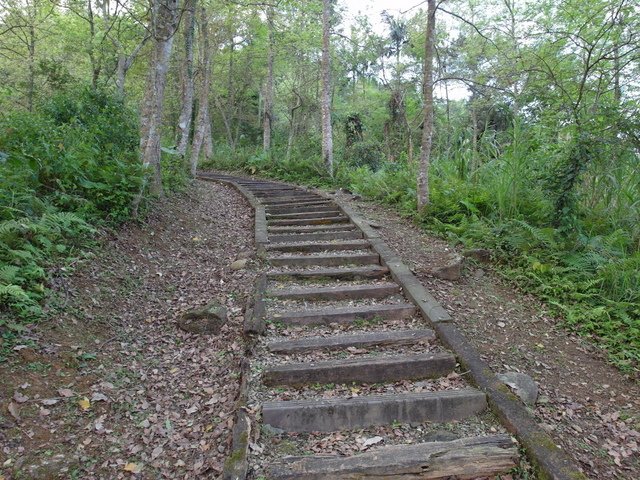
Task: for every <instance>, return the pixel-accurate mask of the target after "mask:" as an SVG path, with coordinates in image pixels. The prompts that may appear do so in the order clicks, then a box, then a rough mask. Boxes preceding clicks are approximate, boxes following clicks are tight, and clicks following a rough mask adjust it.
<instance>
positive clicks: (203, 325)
mask: <svg viewBox="0 0 640 480" xmlns="http://www.w3.org/2000/svg"><path fill="white" fill-rule="evenodd" d="M225 323H227V309H226V308H225V307H223V306H222V305H220V304H219V303H217V302H211V303H210V304H208V305H207V306H206V307H204V308H199V309H197V310H192V311H190V312H187V313H185V314H183V315H182V316H181V317H180V318H179V319H178V327H180V328H181V329H182V330H184V331H185V332H189V333H196V334H199V335H215V334H217V333H218V332H219V331H220V328H222V326H223V325H224V324H225Z"/></svg>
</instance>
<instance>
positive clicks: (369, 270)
mask: <svg viewBox="0 0 640 480" xmlns="http://www.w3.org/2000/svg"><path fill="white" fill-rule="evenodd" d="M387 273H389V269H388V268H387V267H382V266H380V265H367V266H364V267H349V268H321V269H316V270H281V271H278V270H275V271H272V272H269V273H267V277H268V278H269V279H271V280H286V279H294V280H295V279H298V280H318V279H334V280H365V279H369V278H382V277H384V276H385V275H386V274H387Z"/></svg>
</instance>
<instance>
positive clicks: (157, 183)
mask: <svg viewBox="0 0 640 480" xmlns="http://www.w3.org/2000/svg"><path fill="white" fill-rule="evenodd" d="M151 9H152V11H151V22H152V28H151V31H152V34H153V53H152V57H151V69H150V72H149V76H148V78H147V91H146V94H145V99H144V104H143V109H142V115H141V119H140V150H141V152H142V162H143V164H144V165H145V166H148V167H150V168H151V169H152V173H151V183H150V185H149V191H150V192H151V193H152V194H154V195H162V194H163V188H162V175H161V170H160V128H161V126H162V111H163V107H164V90H165V85H166V83H167V71H168V69H169V59H170V58H171V48H172V46H173V37H174V34H175V31H176V27H177V24H178V0H153V3H152V5H151Z"/></svg>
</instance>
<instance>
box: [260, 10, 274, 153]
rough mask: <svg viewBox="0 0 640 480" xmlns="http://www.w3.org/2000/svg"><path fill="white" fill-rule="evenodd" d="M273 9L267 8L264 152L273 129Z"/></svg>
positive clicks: (268, 146)
mask: <svg viewBox="0 0 640 480" xmlns="http://www.w3.org/2000/svg"><path fill="white" fill-rule="evenodd" d="M274 14H275V12H274V8H273V6H271V5H270V6H269V7H267V28H268V29H269V39H268V44H267V81H266V82H265V86H264V113H263V117H264V118H263V122H262V125H263V134H262V147H263V149H264V151H265V152H267V151H269V149H270V148H271V135H272V129H273V60H274V54H275V52H274V50H275V39H274V28H275V27H274V18H273V17H274Z"/></svg>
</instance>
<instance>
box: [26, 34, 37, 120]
mask: <svg viewBox="0 0 640 480" xmlns="http://www.w3.org/2000/svg"><path fill="white" fill-rule="evenodd" d="M28 67H29V79H28V85H27V107H28V108H29V111H32V110H33V102H34V98H35V94H36V29H35V27H34V26H33V25H29V62H28Z"/></svg>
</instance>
